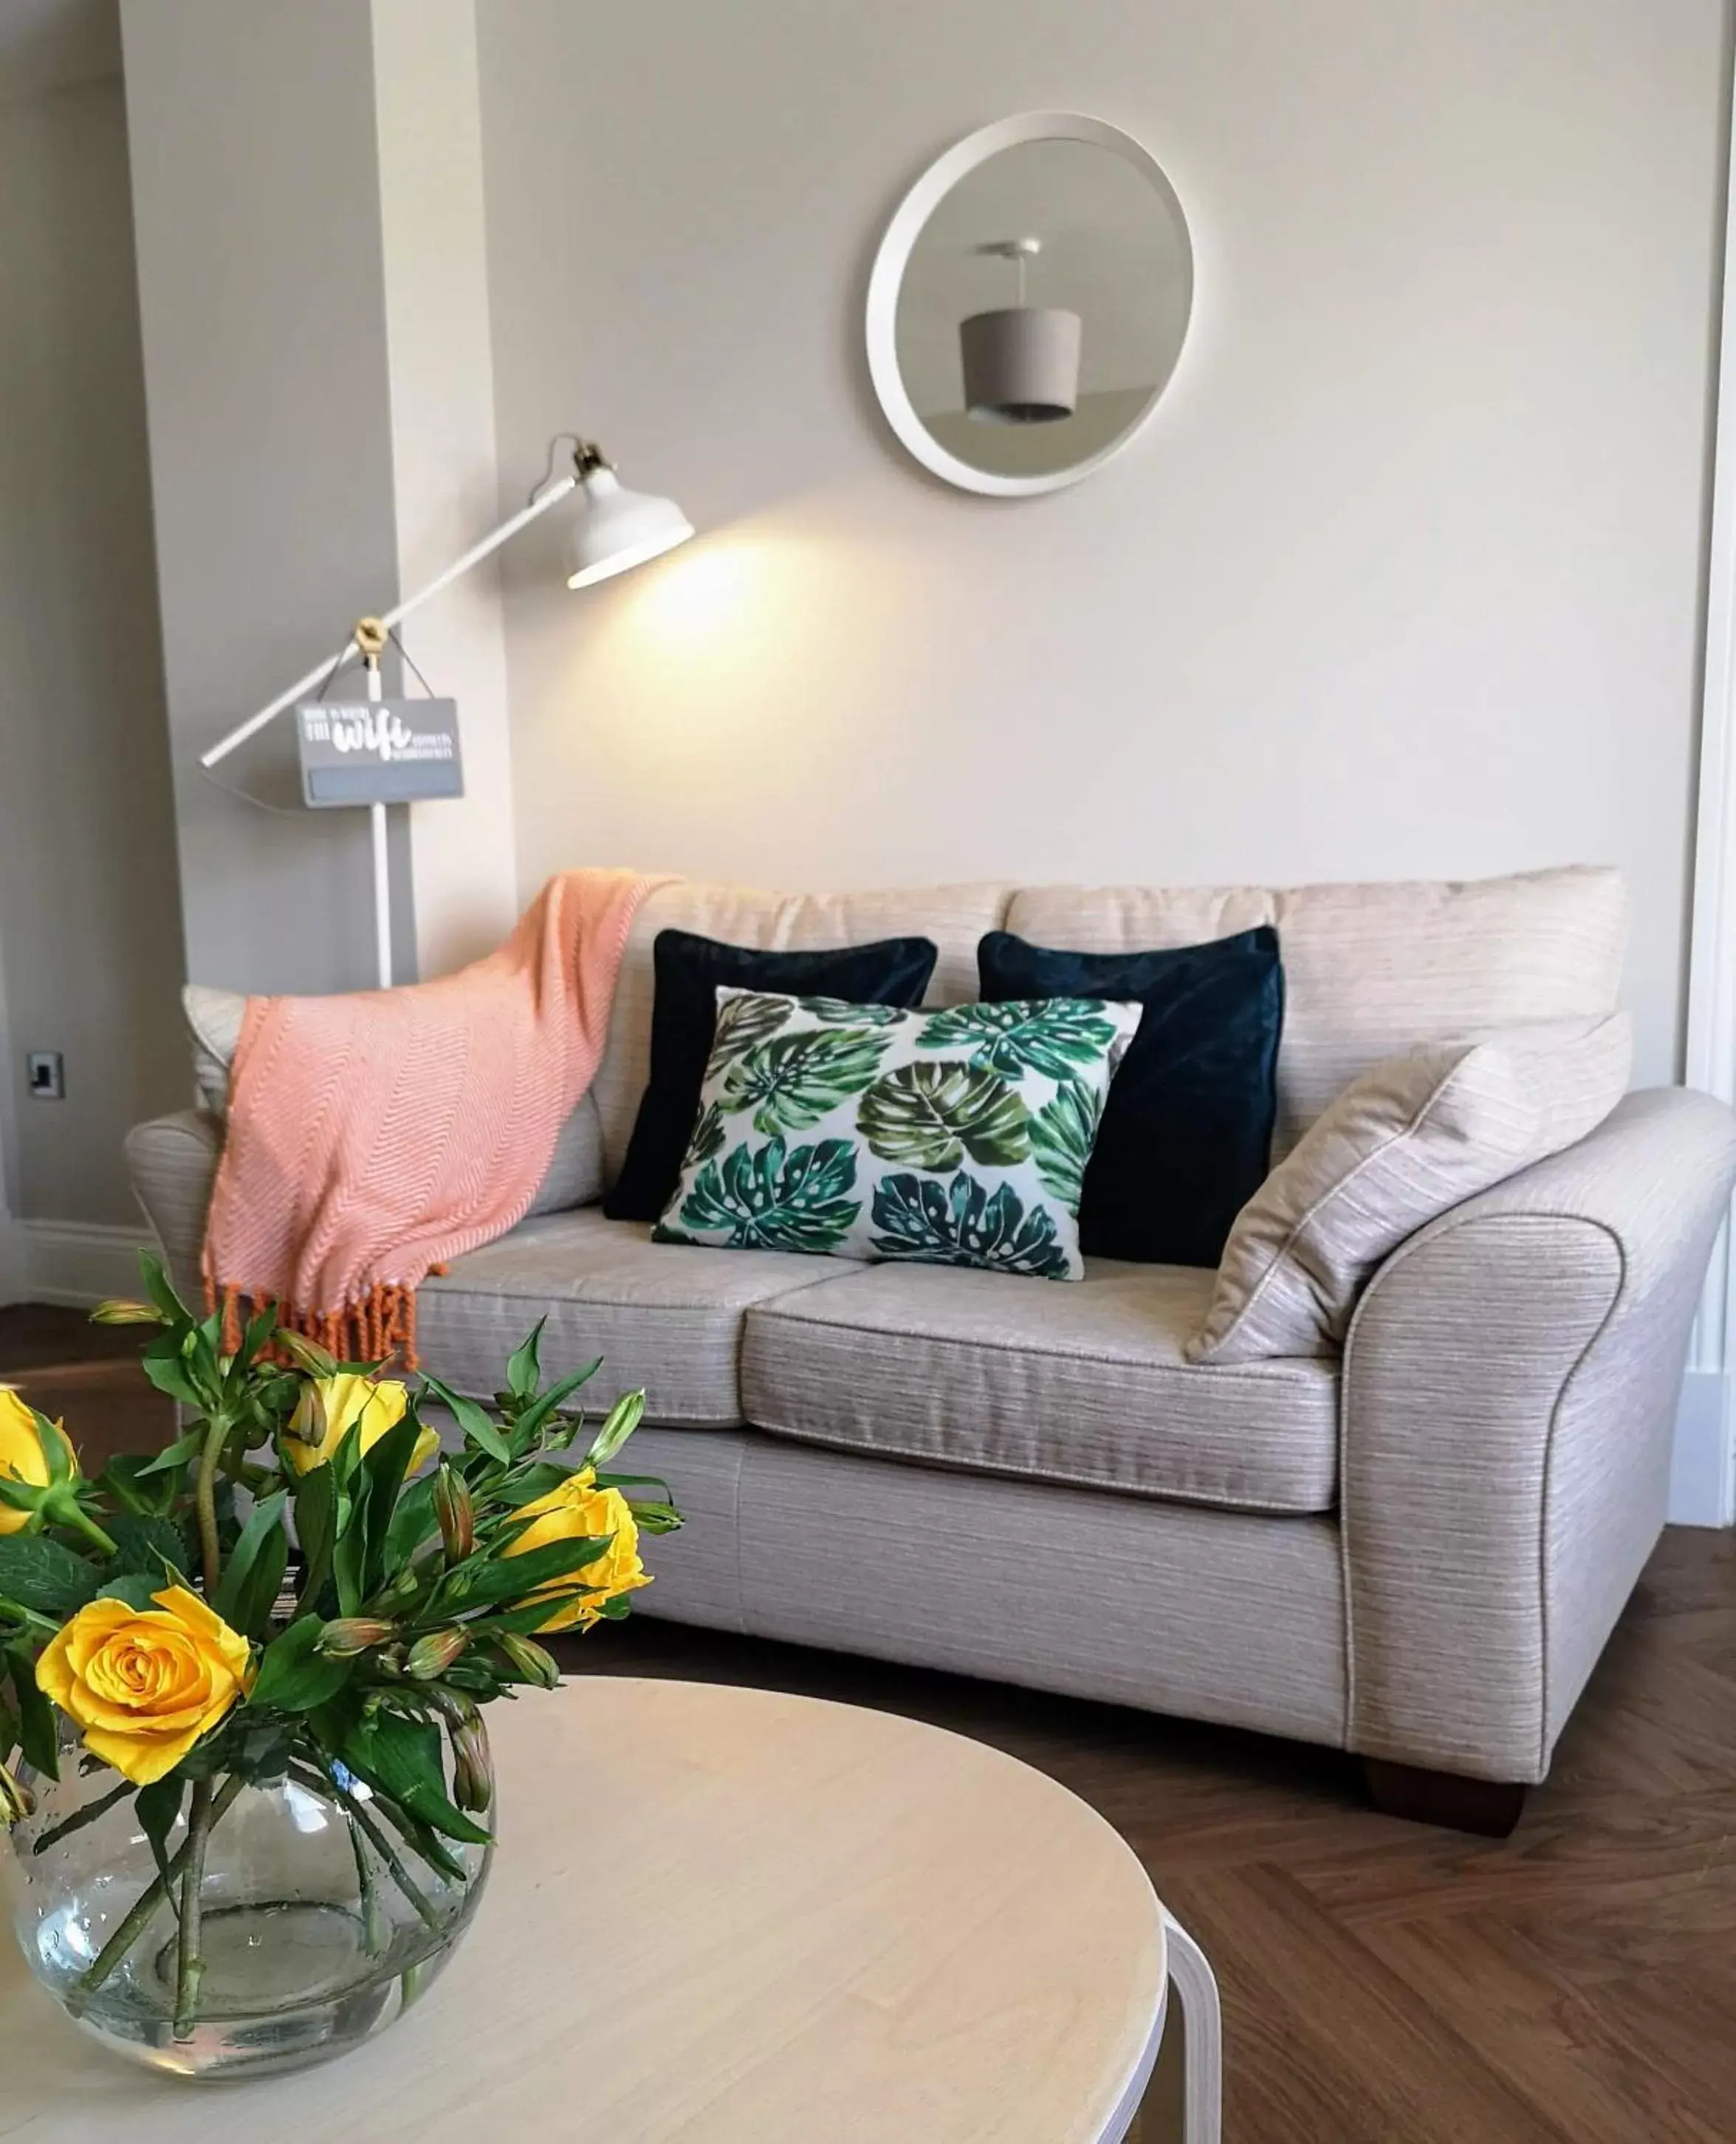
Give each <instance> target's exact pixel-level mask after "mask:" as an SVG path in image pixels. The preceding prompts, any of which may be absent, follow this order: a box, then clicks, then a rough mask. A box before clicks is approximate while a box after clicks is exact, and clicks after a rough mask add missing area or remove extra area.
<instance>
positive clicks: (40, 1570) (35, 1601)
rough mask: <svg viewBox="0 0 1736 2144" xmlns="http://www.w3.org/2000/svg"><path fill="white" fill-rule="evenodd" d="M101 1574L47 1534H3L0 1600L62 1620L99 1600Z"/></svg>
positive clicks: (0, 1536)
mask: <svg viewBox="0 0 1736 2144" xmlns="http://www.w3.org/2000/svg"><path fill="white" fill-rule="evenodd" d="M96 1593H97V1573H96V1571H94V1570H92V1567H91V1566H90V1565H89V1564H88V1563H87V1562H86V1561H85V1560H84V1558H83V1557H82V1556H78V1555H76V1554H75V1553H74V1552H73V1551H72V1550H71V1549H69V1548H67V1547H66V1546H64V1544H63V1543H62V1542H60V1541H50V1540H49V1539H48V1537H47V1535H45V1534H0V1599H4V1600H7V1601H17V1604H18V1606H20V1607H21V1608H34V1609H35V1610H36V1611H37V1614H38V1615H56V1616H59V1617H61V1618H62V1619H64V1618H65V1617H67V1616H68V1615H74V1614H76V1613H77V1610H79V1609H81V1608H82V1607H83V1606H84V1604H85V1603H86V1601H90V1600H93V1599H94V1598H95V1597H96Z"/></svg>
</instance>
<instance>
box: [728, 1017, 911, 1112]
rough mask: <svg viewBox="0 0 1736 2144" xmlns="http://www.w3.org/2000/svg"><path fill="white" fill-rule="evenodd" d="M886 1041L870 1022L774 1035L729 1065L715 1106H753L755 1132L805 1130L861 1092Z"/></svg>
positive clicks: (877, 1066)
mask: <svg viewBox="0 0 1736 2144" xmlns="http://www.w3.org/2000/svg"><path fill="white" fill-rule="evenodd" d="M885 1047H886V1045H885V1038H884V1037H882V1036H880V1035H875V1034H873V1033H872V1032H871V1031H870V1030H867V1029H866V1028H850V1027H840V1028H826V1027H821V1028H813V1029H810V1030H806V1031H798V1032H797V1033H796V1034H794V1035H776V1036H774V1037H773V1038H772V1040H771V1041H770V1042H766V1043H762V1044H761V1045H760V1046H759V1047H758V1048H757V1049H755V1050H749V1051H748V1053H747V1055H746V1056H745V1057H741V1058H738V1059H737V1060H736V1062H735V1063H734V1064H733V1065H731V1066H730V1068H729V1070H728V1072H727V1074H726V1075H725V1077H724V1081H723V1086H722V1090H721V1092H720V1093H719V1094H718V1096H717V1106H718V1107H719V1108H720V1109H724V1110H726V1111H727V1112H729V1113H730V1114H737V1113H739V1112H740V1111H741V1110H743V1109H751V1110H752V1111H753V1128H754V1129H755V1130H756V1131H757V1132H765V1133H766V1134H771V1133H772V1132H800V1131H806V1129H807V1128H808V1126H809V1125H810V1124H818V1123H819V1121H820V1119H821V1118H822V1117H823V1116H825V1115H826V1113H827V1112H828V1111H829V1110H831V1109H836V1107H837V1106H838V1104H839V1103H840V1102H843V1101H847V1100H848V1099H850V1097H851V1095H852V1094H860V1093H861V1090H862V1089H863V1088H864V1087H866V1085H867V1084H868V1083H869V1081H870V1080H871V1079H873V1077H874V1075H875V1073H876V1072H877V1071H878V1070H880V1059H881V1057H882V1055H884V1054H885Z"/></svg>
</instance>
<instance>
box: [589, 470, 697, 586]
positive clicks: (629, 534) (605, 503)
mask: <svg viewBox="0 0 1736 2144" xmlns="http://www.w3.org/2000/svg"><path fill="white" fill-rule="evenodd" d="M578 488H579V489H580V490H581V491H582V492H583V494H584V499H585V509H586V510H585V511H584V512H583V514H580V515H579V517H578V519H577V520H576V521H575V522H574V523H573V538H572V543H571V547H570V549H569V552H568V561H567V586H568V588H589V587H590V585H591V583H593V581H606V580H607V579H608V577H609V575H610V574H611V573H625V572H626V571H627V568H628V567H629V566H639V565H642V564H643V563H644V562H645V561H646V560H647V558H656V557H657V554H658V553H659V552H661V551H672V550H673V549H674V548H675V546H676V545H677V543H686V542H687V538H688V537H690V536H691V535H692V534H693V524H692V522H691V521H689V520H688V519H687V515H686V514H683V513H682V510H681V509H680V508H679V507H678V506H677V504H676V503H675V501H674V500H673V499H657V498H655V497H653V496H652V494H651V493H649V492H644V491H629V490H628V489H627V487H626V486H625V485H624V484H622V483H621V481H620V480H619V479H618V477H617V476H616V474H615V472H614V471H613V469H609V468H607V467H601V468H598V469H592V470H590V471H589V472H588V474H585V475H584V476H583V477H581V478H580V479H579V486H578Z"/></svg>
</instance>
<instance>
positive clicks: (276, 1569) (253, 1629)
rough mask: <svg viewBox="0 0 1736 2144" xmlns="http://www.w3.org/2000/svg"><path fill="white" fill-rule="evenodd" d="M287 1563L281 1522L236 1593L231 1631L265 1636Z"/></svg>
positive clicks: (287, 1540) (287, 1549)
mask: <svg viewBox="0 0 1736 2144" xmlns="http://www.w3.org/2000/svg"><path fill="white" fill-rule="evenodd" d="M278 1493H279V1494H280V1495H281V1494H282V1491H279V1492H278ZM289 1563H290V1536H289V1530H288V1528H287V1527H286V1526H285V1525H284V1523H283V1521H282V1520H281V1519H280V1520H279V1521H278V1522H277V1524H276V1525H275V1526H274V1527H273V1528H272V1529H271V1531H270V1533H268V1534H267V1535H266V1536H265V1545H264V1546H263V1547H261V1549H260V1552H259V1554H258V1556H257V1557H255V1560H254V1563H253V1566H252V1568H251V1569H250V1571H248V1573H247V1578H246V1584H245V1585H243V1586H241V1588H240V1589H239V1590H238V1591H237V1592H236V1599H235V1615H234V1616H233V1617H232V1618H231V1619H229V1620H230V1627H231V1630H239V1631H240V1632H241V1635H242V1636H243V1637H244V1638H263V1637H264V1636H265V1633H266V1631H267V1630H270V1627H271V1610H273V1609H274V1608H275V1606H277V1596H278V1594H279V1592H280V1591H281V1590H282V1586H283V1579H284V1573H285V1571H287V1570H288V1568H289Z"/></svg>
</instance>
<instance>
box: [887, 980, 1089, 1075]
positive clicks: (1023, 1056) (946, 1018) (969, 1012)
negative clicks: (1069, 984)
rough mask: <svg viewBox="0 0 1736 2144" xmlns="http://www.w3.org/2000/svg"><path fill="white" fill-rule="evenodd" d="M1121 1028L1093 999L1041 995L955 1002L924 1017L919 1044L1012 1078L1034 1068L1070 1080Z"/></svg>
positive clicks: (924, 1048)
mask: <svg viewBox="0 0 1736 2144" xmlns="http://www.w3.org/2000/svg"><path fill="white" fill-rule="evenodd" d="M1121 1033H1122V1029H1121V1025H1120V1022H1119V1021H1118V1020H1117V1019H1116V1018H1115V1017H1114V1015H1113V1014H1110V1013H1108V1012H1106V1011H1105V1010H1104V1007H1103V1005H1101V1004H1096V1003H1094V1002H1093V1001H1092V1000H1090V999H1089V998H1042V999H1036V1000H1026V1001H1020V1000H1014V1001H1012V1002H1009V1003H1008V1004H1005V1005H952V1006H950V1007H949V1008H948V1009H947V1010H945V1012H937V1013H935V1015H933V1017H932V1018H931V1019H930V1020H927V1021H926V1022H925V1024H924V1026H923V1031H922V1036H921V1040H920V1042H919V1044H918V1045H917V1046H918V1047H919V1048H920V1049H922V1050H948V1051H950V1052H953V1053H958V1054H963V1055H966V1056H968V1058H969V1059H970V1062H971V1063H972V1064H973V1065H981V1066H983V1067H984V1068H985V1070H990V1071H994V1072H1001V1073H1004V1074H1006V1075H1007V1077H1008V1078H1009V1079H1017V1078H1018V1076H1019V1074H1020V1073H1022V1072H1026V1071H1030V1072H1040V1073H1041V1074H1043V1075H1044V1078H1045V1079H1070V1078H1071V1077H1072V1075H1073V1074H1074V1073H1075V1072H1077V1071H1080V1070H1084V1068H1085V1067H1086V1066H1088V1065H1096V1064H1098V1063H1099V1062H1100V1061H1102V1060H1104V1059H1105V1058H1106V1057H1108V1055H1109V1053H1110V1052H1111V1051H1112V1050H1113V1049H1114V1045H1115V1043H1116V1041H1117V1040H1118V1038H1119V1036H1120V1035H1121Z"/></svg>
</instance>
